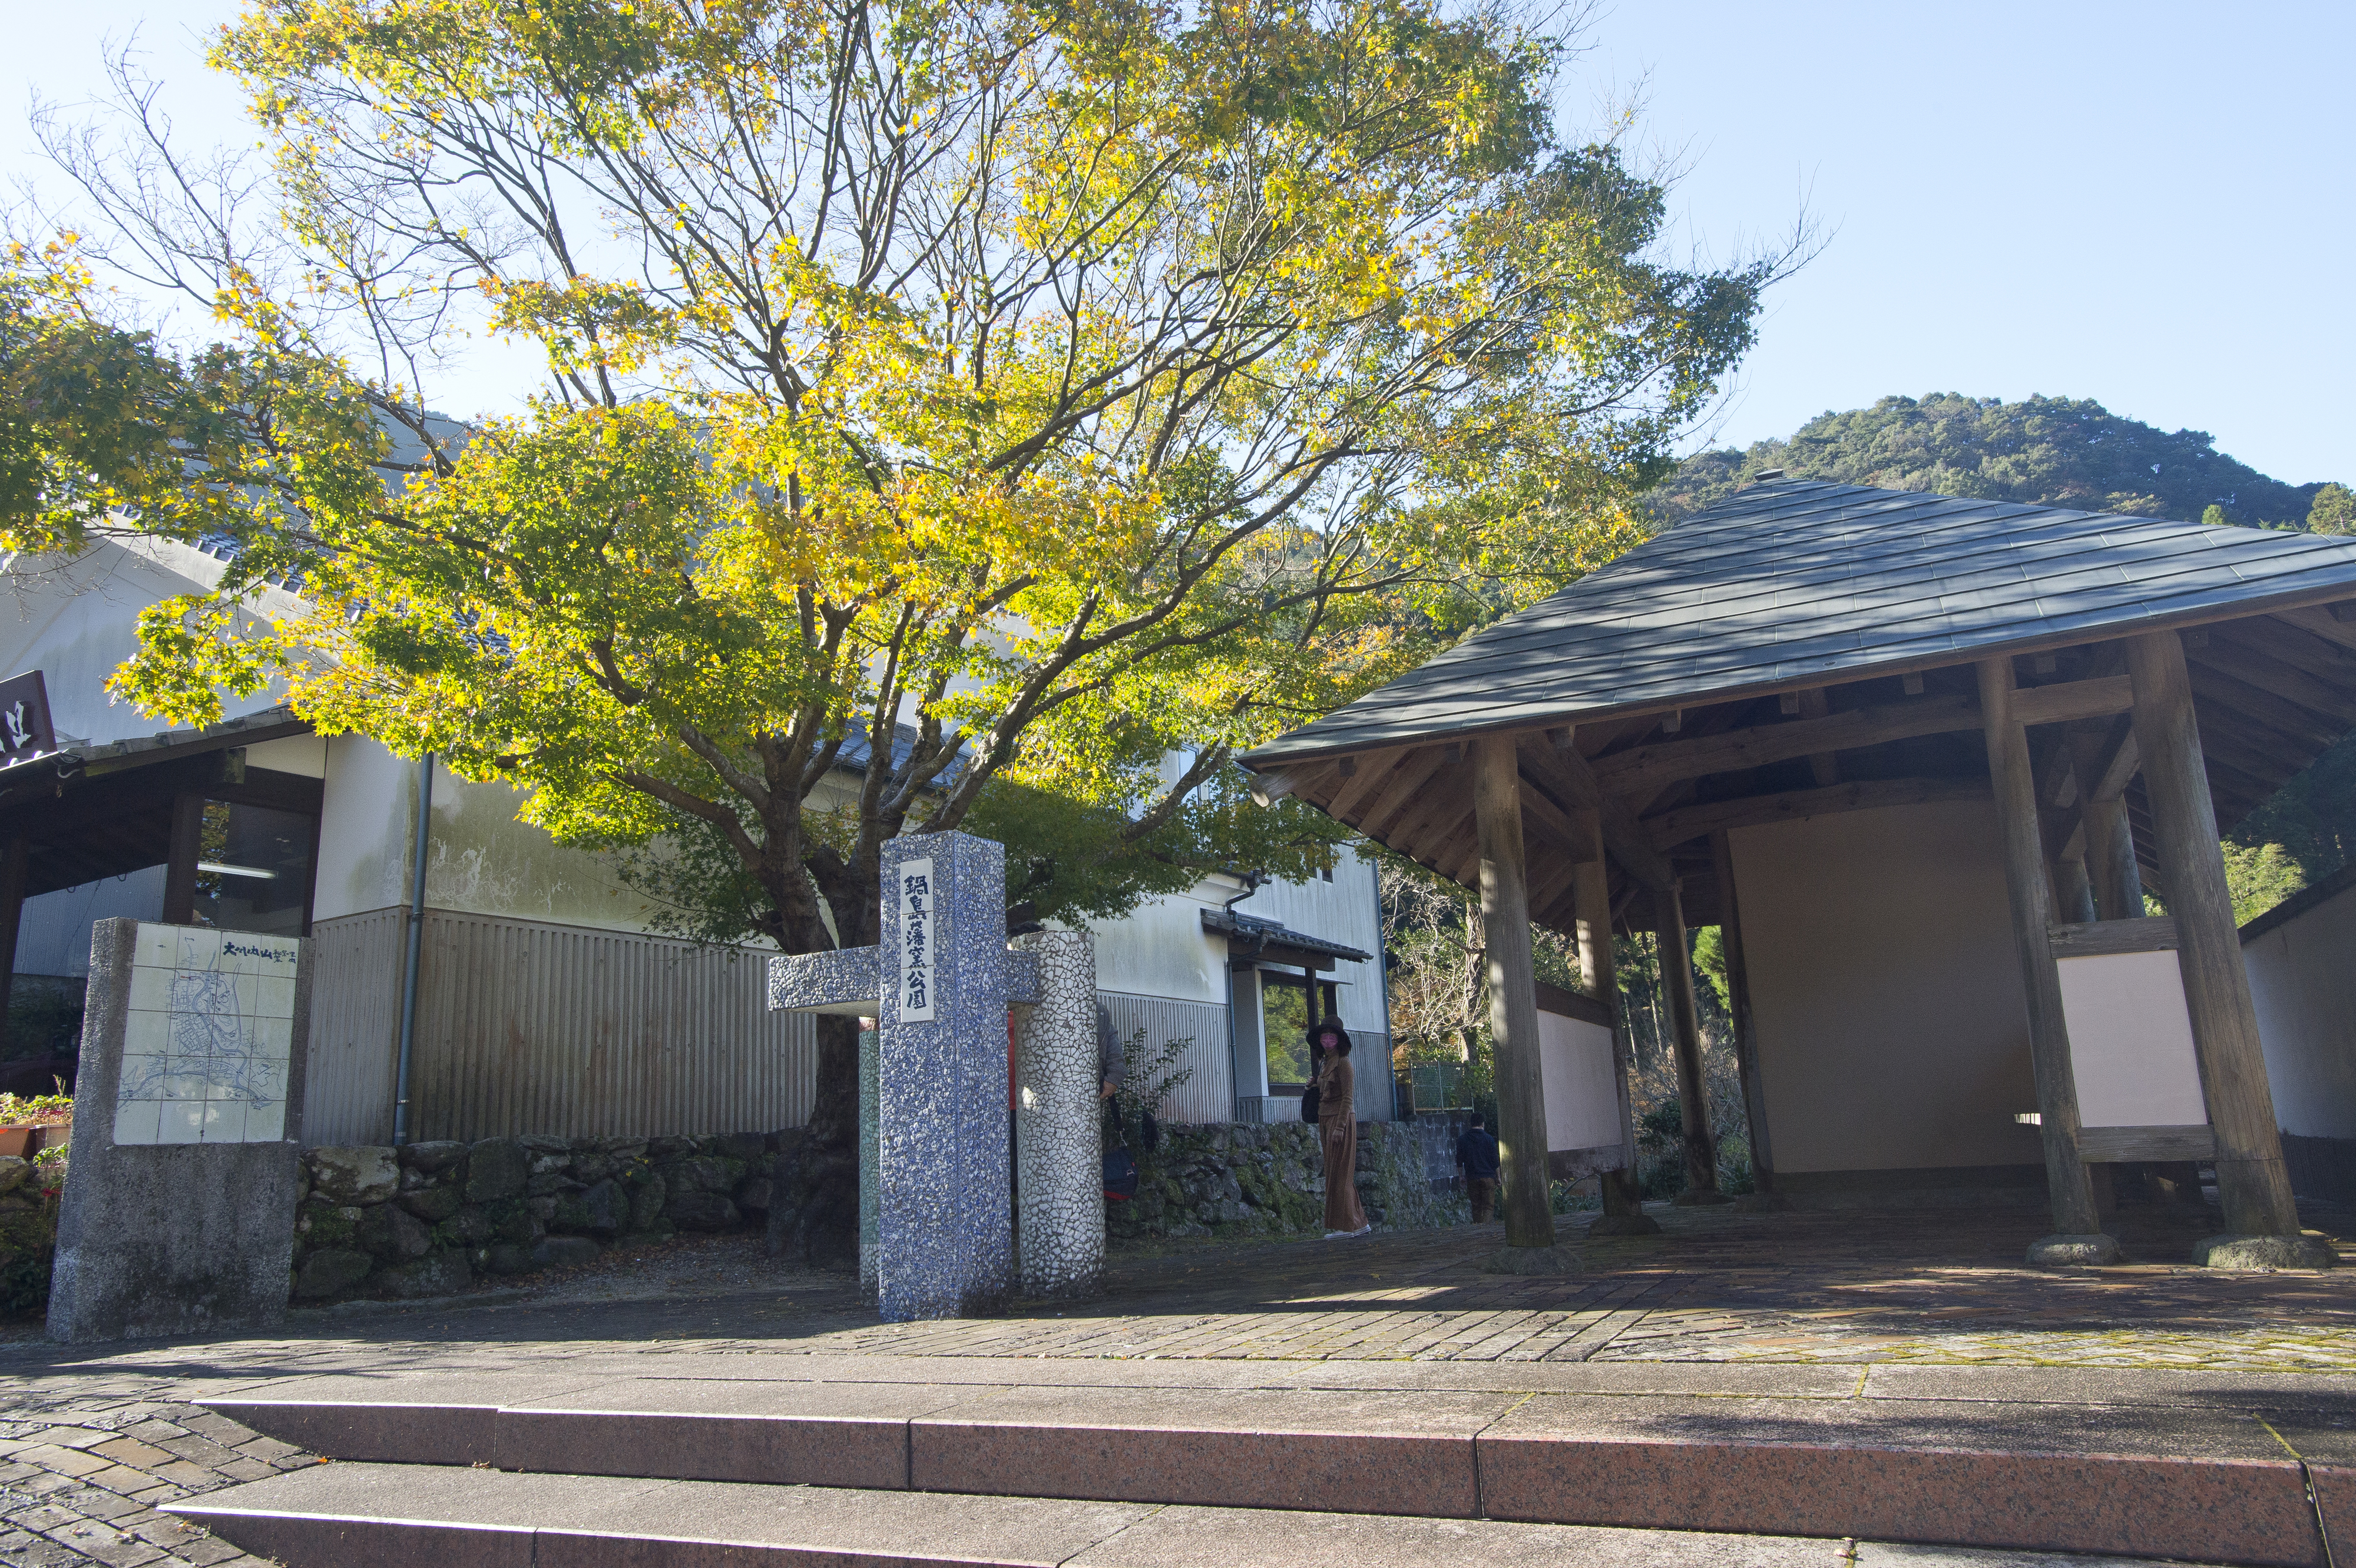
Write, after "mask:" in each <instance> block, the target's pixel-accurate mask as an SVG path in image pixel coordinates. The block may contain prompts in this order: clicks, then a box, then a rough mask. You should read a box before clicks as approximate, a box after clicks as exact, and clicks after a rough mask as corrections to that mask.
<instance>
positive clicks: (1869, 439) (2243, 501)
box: [1655, 392, 2345, 528]
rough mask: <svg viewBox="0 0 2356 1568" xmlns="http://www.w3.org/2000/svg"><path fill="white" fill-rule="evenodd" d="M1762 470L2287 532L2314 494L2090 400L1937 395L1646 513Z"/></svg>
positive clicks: (1754, 460) (1659, 500) (1813, 428)
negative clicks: (2213, 513) (2013, 400)
mask: <svg viewBox="0 0 2356 1568" xmlns="http://www.w3.org/2000/svg"><path fill="white" fill-rule="evenodd" d="M1766 468H1781V469H1783V471H1784V472H1785V473H1787V474H1790V475H1791V476H1792V477H1793V478H1806V479H1837V480H1841V481H1843V482H1845V483H1847V484H1854V485H1880V486H1883V487H1885V488H1887V489H1893V490H1937V491H1940V492H1941V493H1943V494H1945V495H1951V496H1978V497H1983V498H1985V499H1989V500H2008V501H2021V502H2028V503H2037V502H2042V503H2045V504H2047V505H2052V506H2071V507H2083V508H2084V509H2086V510H2089V511H2130V512H2140V513H2143V514H2144V515H2146V516H2150V517H2178V518H2183V519H2186V520H2188V521H2198V520H2200V519H2201V518H2203V517H2205V516H2206V515H2207V513H2208V511H2209V509H2210V508H2211V507H2214V508H2216V509H2217V510H2219V511H2220V512H2221V513H2222V516H2219V517H2216V518H2211V519H2209V521H2214V522H2237V523H2242V524H2245V525H2248V526H2259V525H2264V524H2269V523H2270V524H2273V525H2275V526H2276V527H2286V526H2287V527H2291V528H2304V527H2306V526H2307V521H2308V515H2309V513H2310V512H2311V511H2312V510H2314V509H2315V505H2316V499H2317V493H2318V492H2319V490H2321V489H2324V488H2325V487H2324V486H2323V485H2322V484H2321V483H2319V482H2317V483H2308V484H2298V485H2293V484H2286V483H2284V482H2283V481H2282V480H2280V479H2273V478H2267V477H2266V476H2265V475H2264V474H2261V473H2259V472H2258V471H2257V470H2256V469H2254V468H2253V467H2249V466H2248V465H2247V464H2244V463H2237V462H2235V461H2234V460H2233V458H2231V457H2229V456H2225V455H2224V454H2223V453H2222V452H2220V451H2218V450H2217V448H2216V446H2215V444H2214V442H2212V441H2211V438H2210V436H2209V434H2208V433H2207V432H2206V431H2201V430H2178V431H2166V430H2161V429H2159V428H2158V427H2157V426H2154V425H2149V424H2144V423H2143V422H2142V421H2141V420H2136V419H2127V418H2125V417H2123V416H2121V415H2119V414H2115V413H2111V412H2110V411H2109V410H2108V409H2105V408H2104V406H2103V405H2102V404H2101V403H2095V402H2094V401H2093V400H2092V399H2088V398H2080V399H2076V400H2074V401H2073V400H2072V399H2069V398H2058V397H2033V398H2030V399H2029V400H2028V401H2027V402H2025V403H2000V402H1998V401H1997V400H1996V399H1994V398H1974V397H1964V396H1960V395H1958V394H1956V393H1954V392H1941V393H1937V394H1935V395H1933V396H1931V397H1924V398H1912V397H1886V398H1883V399H1882V400H1881V401H1880V402H1879V403H1875V404H1874V405H1873V406H1872V407H1871V408H1860V409H1855V410H1852V411H1850V412H1849V413H1824V414H1819V415H1818V416H1817V417H1816V418H1815V419H1812V420H1810V421H1809V422H1808V423H1807V424H1804V425H1802V426H1801V427H1800V430H1799V433H1798V434H1797V435H1794V436H1793V437H1792V438H1791V439H1790V440H1788V441H1762V442H1760V443H1758V444H1757V445H1756V446H1751V448H1750V449H1749V450H1747V451H1739V450H1735V449H1733V448H1727V449H1724V450H1721V451H1715V452H1704V453H1701V454H1699V455H1698V456H1695V457H1692V458H1689V459H1688V460H1687V462H1685V463H1684V464H1683V465H1681V466H1680V467H1678V469H1677V470H1676V473H1675V474H1673V475H1672V476H1671V477H1670V478H1668V479H1667V480H1666V481H1665V483H1664V484H1663V485H1662V487H1661V488H1660V489H1659V490H1658V491H1656V492H1655V506H1656V509H1657V510H1658V511H1659V512H1660V514H1661V515H1662V516H1663V517H1664V518H1665V519H1666V520H1668V521H1676V519H1679V518H1682V517H1686V516H1687V515H1689V514H1691V513H1692V512H1694V511H1697V510H1699V509H1701V508H1702V507H1706V506H1708V505H1709V504H1710V503H1711V502H1713V501H1716V500H1719V499H1722V498H1723V497H1725V496H1726V495H1728V494H1730V493H1731V492H1732V491H1733V490H1734V489H1736V488H1737V487H1738V486H1740V485H1741V484H1744V483H1746V482H1747V481H1748V480H1749V479H1750V478H1751V476H1752V475H1754V474H1757V473H1759V472H1760V471H1761V470H1762V469H1766ZM2331 488H2332V489H2335V490H2337V489H2339V487H2337V486H2334V487H2331ZM2340 493H2341V494H2342V495H2344V494H2345V492H2344V491H2341V492H2340ZM2326 510H2327V512H2329V510H2330V508H2329V506H2327V508H2326Z"/></svg>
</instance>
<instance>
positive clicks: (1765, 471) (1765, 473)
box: [1751, 468, 1783, 485]
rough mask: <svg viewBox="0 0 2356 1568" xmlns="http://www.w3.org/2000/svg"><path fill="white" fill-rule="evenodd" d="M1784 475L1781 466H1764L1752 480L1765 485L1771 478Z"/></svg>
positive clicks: (1754, 482) (1756, 483)
mask: <svg viewBox="0 0 2356 1568" xmlns="http://www.w3.org/2000/svg"><path fill="white" fill-rule="evenodd" d="M1780 478H1783V469H1781V468H1762V469H1760V470H1759V471H1758V472H1757V473H1755V474H1753V475H1751V483H1752V484H1754V485H1763V484H1765V483H1766V482H1767V481H1768V480H1770V479H1780Z"/></svg>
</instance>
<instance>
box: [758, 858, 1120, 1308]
mask: <svg viewBox="0 0 2356 1568" xmlns="http://www.w3.org/2000/svg"><path fill="white" fill-rule="evenodd" d="M1005 930H1006V851H1005V847H1004V846H1003V845H1001V844H998V843H992V842H991V841H990V840H988V839H980V838H974V837H972V836H970V835H969V834H966V833H958V832H947V833H924V834H917V835H914V836H910V837H904V838H896V839H893V840H891V841H890V842H888V843H885V844H884V846H883V942H882V944H881V945H880V946H878V947H872V948H847V949H842V950H838V951H835V952H826V953H806V954H800V955H795V956H788V957H781V958H776V959H772V960H771V961H770V963H769V1005H770V1007H771V1008H773V1009H776V1010H782V1011H799V1012H820V1013H838V1014H856V1015H862V1016H872V1017H873V1018H874V1019H875V1020H876V1036H877V1037H876V1092H875V1100H876V1103H875V1114H876V1122H877V1131H878V1151H877V1160H876V1179H877V1186H878V1188H879V1193H878V1203H877V1211H878V1212H877V1237H876V1274H877V1291H876V1297H877V1301H878V1304H879V1305H880V1308H881V1310H882V1313H883V1318H884V1320H885V1321H887V1322H894V1323H898V1322H906V1321H909V1320H912V1319H916V1318H927V1317H966V1316H975V1315H977V1314H980V1313H985V1312H989V1311H991V1310H992V1309H993V1308H995V1307H996V1306H998V1305H1000V1304H1001V1302H1003V1301H1004V1299H1005V1298H1006V1297H1007V1295H1008V1294H1010V1292H1011V1291H1012V1287H1013V1285H1014V1283H1015V1275H1014V1247H1013V1241H1014V1234H1013V1232H1014V1226H1013V1220H1014V1214H1013V1209H1012V1203H1011V1202H1010V1197H1011V1194H1010V1187H1011V1186H1012V1182H1011V1180H1010V1177H1011V1176H1012V1172H1011V1171H1010V1169H1009V1166H1008V1154H1009V1144H1010V1143H1012V1142H1014V1141H1015V1137H1014V1136H1011V1135H1010V1133H1011V1132H1012V1133H1013V1134H1019V1137H1020V1142H1021V1148H1020V1151H1019V1153H1018V1154H1017V1156H1016V1165H1017V1167H1018V1168H1019V1169H1020V1171H1021V1172H1022V1177H1023V1180H1022V1214H1023V1265H1022V1283H1023V1288H1024V1289H1025V1290H1026V1291H1027V1292H1029V1293H1030V1294H1087V1293H1088V1292H1091V1291H1093V1290H1094V1289H1095V1288H1096V1284H1097V1281H1098V1275H1099V1273H1101V1271H1102V1268H1103V1262H1104V1202H1103V1197H1102V1181H1103V1176H1102V1156H1101V1154H1100V1151H1099V1149H1098V1133H1097V1125H1098V1124H1097V1119H1096V1094H1097V1082H1098V1079H1097V1076H1096V1074H1097V1065H1096V962H1095V954H1094V949H1093V945H1092V944H1091V943H1090V941H1089V940H1088V938H1087V936H1086V935H1085V934H1084V933H1071V932H1048V933H1042V934H1040V935H1037V936H1033V937H1030V938H1026V939H1024V942H1025V947H1024V950H1022V951H1010V950H1008V948H1007V945H1006V940H1005ZM1023 1004H1030V1005H1029V1015H1028V1016H1027V1017H1026V1018H1025V1019H1023V1023H1022V1026H1021V1027H1020V1029H1019V1031H1018V1034H1017V1038H1016V1058H1017V1059H1016V1063H1015V1079H1014V1081H1013V1084H1012V1089H1013V1093H1012V1095H1011V1096H1010V1092H1009V1090H1010V1084H1009V1079H1008V1077H1007V1066H1008V1062H1007V1058H1008V1051H1007V1009H1008V1007H1009V1006H1010V1005H1017V1006H1020V1005H1023ZM1010 1098H1011V1099H1012V1100H1013V1101H1014V1102H1015V1103H1016V1104H1017V1105H1018V1106H1019V1107H1020V1109H1019V1110H1018V1111H1017V1112H1016V1113H1015V1114H1016V1122H1015V1123H1014V1126H1013V1128H1012V1130H1010V1126H1009V1122H1008V1114H1009V1101H1010Z"/></svg>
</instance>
